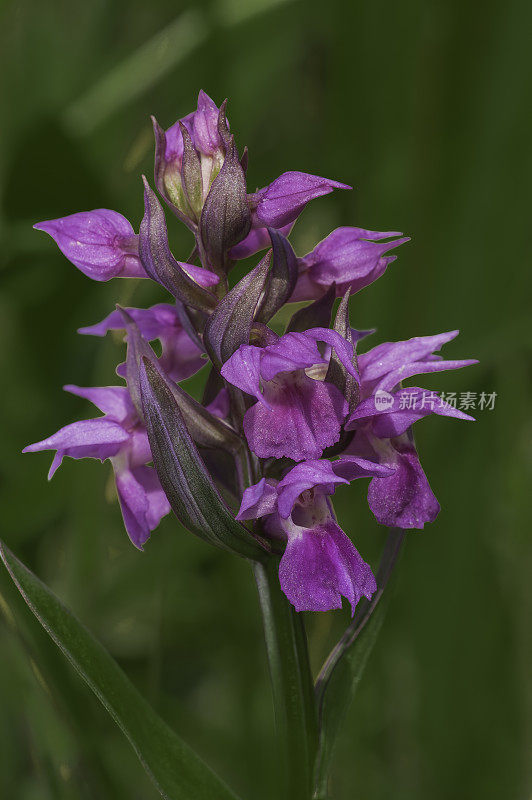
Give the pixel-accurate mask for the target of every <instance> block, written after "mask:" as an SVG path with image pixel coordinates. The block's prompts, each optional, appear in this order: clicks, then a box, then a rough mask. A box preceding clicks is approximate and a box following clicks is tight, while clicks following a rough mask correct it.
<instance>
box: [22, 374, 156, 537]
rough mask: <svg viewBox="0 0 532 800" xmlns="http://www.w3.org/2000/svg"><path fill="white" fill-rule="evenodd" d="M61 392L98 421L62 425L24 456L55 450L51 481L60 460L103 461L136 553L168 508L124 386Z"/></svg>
mask: <svg viewBox="0 0 532 800" xmlns="http://www.w3.org/2000/svg"><path fill="white" fill-rule="evenodd" d="M64 388H65V390H66V391H67V392H71V393H72V394H76V395H78V396H79V397H84V398H86V399H87V400H90V402H91V403H93V404H94V405H95V406H96V407H97V408H99V409H100V411H103V413H104V416H103V417H97V418H96V419H87V420H82V421H81V422H73V423H72V424H71V425H66V426H65V427H64V428H61V430H59V431H57V433H55V434H53V436H50V437H48V438H47V439H43V440H42V441H41V442H36V443H35V444H30V445H28V447H25V448H24V450H23V452H24V453H36V452H40V451H41V450H56V451H57V452H56V455H55V456H54V459H53V461H52V466H51V467H50V471H49V473H48V479H51V478H52V477H53V475H54V473H55V472H56V470H57V469H58V467H59V466H60V465H61V462H62V460H63V458H64V457H65V456H70V457H71V458H76V459H78V458H97V459H99V460H100V461H105V460H106V459H109V460H110V462H111V464H112V465H113V469H114V473H115V480H116V489H117V494H118V499H119V502H120V507H121V509H122V516H123V518H124V524H125V527H126V530H127V532H128V535H129V538H130V539H131V541H132V542H133V544H134V545H135V547H138V548H139V549H140V550H142V546H143V545H144V543H145V542H146V541H147V539H148V538H149V536H150V533H151V531H152V530H154V529H155V528H156V527H157V525H158V524H159V522H160V521H161V519H162V517H164V516H165V515H166V514H168V513H169V511H170V504H169V503H168V500H167V498H166V495H165V493H164V492H163V489H162V487H161V484H160V483H159V479H158V477H157V473H156V472H155V469H154V468H153V467H151V466H147V465H148V463H149V462H151V460H152V455H151V450H150V445H149V442H148V436H147V434H146V430H145V429H144V426H143V425H142V423H141V422H140V420H139V418H138V416H137V412H136V410H135V407H134V406H133V403H132V401H131V398H130V396H129V392H128V390H127V389H126V387H125V386H105V387H99V388H96V387H95V388H81V387H79V386H65V387H64Z"/></svg>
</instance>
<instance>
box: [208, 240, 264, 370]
mask: <svg viewBox="0 0 532 800" xmlns="http://www.w3.org/2000/svg"><path fill="white" fill-rule="evenodd" d="M270 258H271V254H270V253H267V254H266V255H265V256H264V258H263V259H262V261H260V262H259V263H258V264H257V266H256V267H255V269H252V270H251V272H248V274H247V275H244V277H243V278H242V280H240V281H239V282H238V283H237V284H236V286H234V287H233V289H231V291H230V292H229V293H228V294H226V295H225V297H224V298H223V300H222V301H221V302H220V304H219V305H218V307H217V308H216V310H215V311H214V313H213V314H212V315H211V316H210V317H209V319H208V320H207V323H206V325H205V331H204V334H203V342H204V344H205V347H206V349H207V352H208V354H209V356H210V358H211V359H212V361H213V362H214V363H215V364H216V365H217V366H218V368H219V367H220V366H221V365H222V364H223V363H225V362H226V361H227V359H228V358H230V357H231V356H232V355H233V353H234V352H235V350H238V348H239V347H240V345H242V344H249V337H250V334H251V328H252V325H253V320H254V318H255V312H256V308H257V305H258V303H259V300H260V298H261V295H262V293H263V290H264V285H265V283H266V278H267V275H268V270H269V268H270Z"/></svg>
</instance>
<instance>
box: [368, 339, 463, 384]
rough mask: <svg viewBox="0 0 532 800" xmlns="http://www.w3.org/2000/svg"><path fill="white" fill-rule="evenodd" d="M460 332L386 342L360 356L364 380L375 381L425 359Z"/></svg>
mask: <svg viewBox="0 0 532 800" xmlns="http://www.w3.org/2000/svg"><path fill="white" fill-rule="evenodd" d="M458 333H459V331H449V333H439V334H436V335H435V336H415V337H414V338H413V339H407V340H406V341H402V342H384V343H383V344H380V345H378V346H377V347H374V348H373V349H372V350H369V352H367V353H363V354H362V355H359V356H358V367H359V370H360V374H361V377H362V380H363V381H374V380H376V379H377V378H380V377H382V376H383V375H386V374H387V373H389V372H393V371H395V370H397V369H399V368H401V367H402V366H404V365H405V364H411V363H413V362H417V361H420V360H422V359H425V358H427V357H428V356H430V355H431V354H432V353H434V352H435V351H437V350H439V349H440V348H441V347H442V346H443V345H444V344H446V343H447V342H450V341H451V340H452V339H454V338H455V337H456V336H458Z"/></svg>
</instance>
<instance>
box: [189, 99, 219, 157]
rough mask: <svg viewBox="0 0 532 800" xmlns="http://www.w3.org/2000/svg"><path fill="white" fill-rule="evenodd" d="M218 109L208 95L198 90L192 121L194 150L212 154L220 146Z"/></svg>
mask: <svg viewBox="0 0 532 800" xmlns="http://www.w3.org/2000/svg"><path fill="white" fill-rule="evenodd" d="M219 111H220V110H219V108H218V106H217V105H216V103H214V102H213V101H212V100H211V98H210V97H209V95H208V94H205V92H204V91H203V89H202V90H200V93H199V97H198V109H197V111H196V112H195V114H194V118H193V122H192V141H193V143H194V146H195V148H196V150H198V151H199V152H200V153H205V155H213V154H214V153H215V151H216V150H218V149H219V148H220V147H221V146H222V142H221V139H220V135H219V133H218V114H219Z"/></svg>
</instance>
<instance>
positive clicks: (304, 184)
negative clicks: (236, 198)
mask: <svg viewBox="0 0 532 800" xmlns="http://www.w3.org/2000/svg"><path fill="white" fill-rule="evenodd" d="M350 188H351V187H350V186H347V185H346V184H345V183H339V182H338V181H331V180H328V179H327V178H320V177H318V176H317V175H309V174H307V173H306V172H284V173H283V174H282V175H280V176H279V177H278V178H277V179H276V180H274V181H273V183H270V184H269V185H268V186H265V187H264V189H261V190H260V191H259V192H257V194H256V195H255V198H254V199H255V201H257V206H256V210H255V216H256V219H257V221H258V222H259V224H261V225H267V226H269V227H271V228H280V227H281V226H283V225H289V224H290V223H291V222H294V220H296V219H297V217H298V216H299V214H300V213H301V212H302V210H303V209H304V207H305V206H306V205H307V203H308V202H309V201H310V200H314V199H315V198H317V197H321V196H322V195H326V194H329V193H330V192H332V191H333V190H334V189H350Z"/></svg>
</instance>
